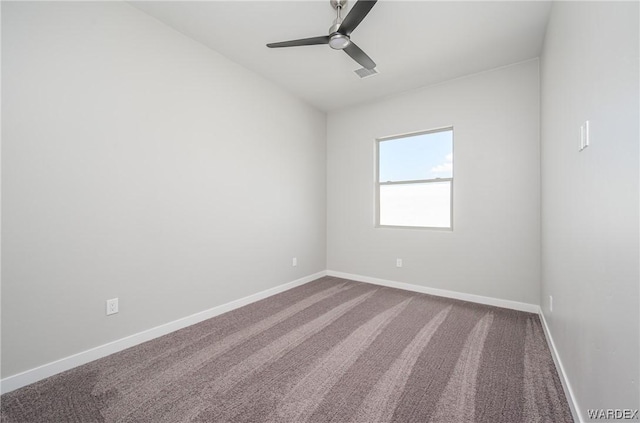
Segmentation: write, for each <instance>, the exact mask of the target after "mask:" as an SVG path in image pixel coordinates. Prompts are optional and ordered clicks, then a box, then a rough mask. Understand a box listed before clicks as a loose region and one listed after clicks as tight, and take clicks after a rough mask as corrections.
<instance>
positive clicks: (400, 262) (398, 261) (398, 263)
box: [396, 259, 402, 267]
mask: <svg viewBox="0 0 640 423" xmlns="http://www.w3.org/2000/svg"><path fill="white" fill-rule="evenodd" d="M396 267H402V259H396Z"/></svg>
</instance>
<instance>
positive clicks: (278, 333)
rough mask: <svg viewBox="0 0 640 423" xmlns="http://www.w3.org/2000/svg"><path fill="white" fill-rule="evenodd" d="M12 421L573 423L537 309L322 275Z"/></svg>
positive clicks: (166, 341) (35, 390)
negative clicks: (531, 311) (512, 307)
mask: <svg viewBox="0 0 640 423" xmlns="http://www.w3.org/2000/svg"><path fill="white" fill-rule="evenodd" d="M1 399H2V408H1V410H2V411H1V416H2V421H3V422H7V423H8V422H81V423H87V422H153V423H161V422H172V423H173V422H296V423H299V422H363V423H373V422H421V423H422V422H430V421H431V422H447V423H451V422H489V423H497V422H508V423H516V422H570V421H572V419H571V415H570V412H569V408H568V405H567V401H566V399H565V396H564V394H563V391H562V387H561V385H560V381H559V379H558V375H557V373H556V369H555V367H554V365H553V361H552V358H551V355H550V353H549V349H548V347H547V344H546V341H545V338H544V334H543V332H542V327H541V325H540V321H539V319H538V317H537V316H536V315H534V314H529V313H523V312H517V311H512V310H506V309H501V308H496V307H489V306H483V305H478V304H473V303H467V302H463V301H456V300H450V299H445V298H439V297H433V296H429V295H424V294H417V293H414V292H408V291H402V290H398V289H391V288H383V287H378V286H375V285H369V284H363V283H358V282H352V281H346V280H343V279H338V278H332V277H325V278H322V279H319V280H317V281H314V282H311V283H308V284H306V285H303V286H300V287H298V288H294V289H292V290H289V291H286V292H284V293H281V294H278V295H275V296H273V297H270V298H267V299H265V300H262V301H259V302H256V303H253V304H250V305H248V306H246V307H243V308H240V309H237V310H234V311H232V312H229V313H226V314H223V315H221V316H218V317H215V318H213V319H209V320H207V321H204V322H202V323H199V324H197V325H194V326H190V327H188V328H185V329H182V330H180V331H177V332H174V333H172V334H169V335H166V336H163V337H161V338H158V339H155V340H153V341H149V342H147V343H144V344H141V345H138V346H136V347H133V348H130V349H128V350H125V351H122V352H120V353H117V354H113V355H111V356H109V357H105V358H103V359H100V360H97V361H94V362H92V363H89V364H86V365H84V366H81V367H78V368H75V369H73V370H70V371H67V372H65V373H61V374H59V375H56V376H53V377H50V378H48V379H45V380H43V381H40V382H37V383H35V384H33V385H30V386H26V387H24V388H22V389H19V390H17V391H14V392H10V393H8V394H5V395H3V396H2V398H1Z"/></svg>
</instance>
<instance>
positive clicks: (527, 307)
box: [327, 270, 540, 314]
mask: <svg viewBox="0 0 640 423" xmlns="http://www.w3.org/2000/svg"><path fill="white" fill-rule="evenodd" d="M327 275H328V276H335V277H338V278H344V279H351V280H354V281H359V282H366V283H371V284H374V285H382V286H388V287H390V288H398V289H404V290H407V291H413V292H420V293H422V294H430V295H435V296H438V297H446V298H454V299H456V300H462V301H470V302H472V303H479V304H486V305H491V306H496V307H502V308H509V309H512V310H518V311H526V312H528V313H535V314H538V312H539V311H540V306H539V305H537V304H528V303H521V302H518V301H511V300H503V299H500V298H492V297H483V296H482V295H474V294H465V293H464V292H457V291H449V290H446V289H438V288H429V287H426V286H421V285H413V284H410V283H404V282H395V281H390V280H386V279H378V278H372V277H369V276H362V275H354V274H351V273H344V272H336V271H334V270H327Z"/></svg>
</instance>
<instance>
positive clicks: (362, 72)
mask: <svg viewBox="0 0 640 423" xmlns="http://www.w3.org/2000/svg"><path fill="white" fill-rule="evenodd" d="M354 72H355V73H356V75H358V76H359V77H360V78H368V77H370V76H373V75H377V74H378V71H377V70H375V68H374V69H367V68H361V69H356V70H354Z"/></svg>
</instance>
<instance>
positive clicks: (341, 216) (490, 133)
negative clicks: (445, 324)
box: [327, 60, 540, 304]
mask: <svg viewBox="0 0 640 423" xmlns="http://www.w3.org/2000/svg"><path fill="white" fill-rule="evenodd" d="M539 106H540V105H539V78H538V61H537V60H531V61H527V62H523V63H520V64H516V65H512V66H509V67H505V68H500V69H496V70H493V71H488V72H484V73H481V74H476V75H472V76H469V77H465V78H461V79H456V80H453V81H450V82H447V83H443V84H440V85H436V86H431V87H428V88H424V89H420V90H414V91H411V92H408V93H404V94H401V95H398V96H393V97H390V98H386V99H383V100H380V101H377V102H374V103H368V104H365V105H361V106H355V107H350V108H346V109H342V110H337V111H332V112H330V113H329V114H328V118H327V119H328V120H327V187H328V197H327V225H328V228H327V248H328V255H327V268H328V269H329V270H332V271H337V272H345V273H350V274H356V275H361V276H367V277H374V278H379V279H385V280H390V281H395V282H404V283H410V284H414V285H419V286H425V287H430V288H438V289H446V290H450V291H458V292H463V293H469V294H476V295H482V296H487V297H493V298H499V299H505V300H512V301H519V302H524V303H530V304H539V297H540V288H539V284H540V173H539V170H540V169H539V166H540V164H539V163H540V162H539V160H540V156H539ZM450 125H452V126H453V128H454V136H453V137H454V146H453V150H454V165H453V166H454V182H453V184H454V185H453V186H454V188H453V192H454V200H453V231H447V230H430V229H395V228H394V229H390V228H376V227H375V226H374V216H375V204H374V202H375V200H374V199H375V196H374V174H375V163H374V161H375V159H374V157H375V156H374V145H375V139H376V138H378V137H384V136H390V135H396V134H405V133H410V132H415V131H424V130H429V129H433V128H440V127H445V126H450ZM396 258H402V259H403V267H402V268H397V267H396Z"/></svg>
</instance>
